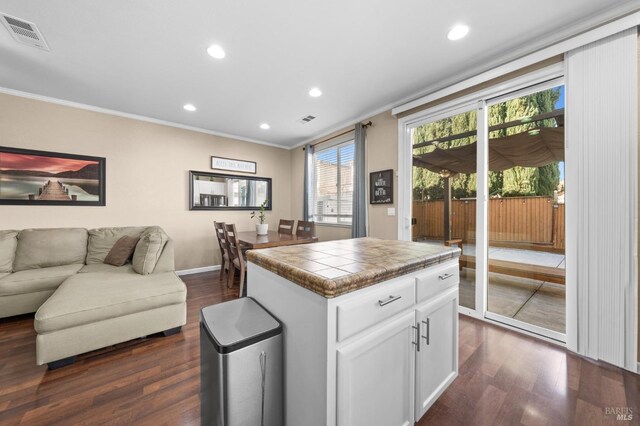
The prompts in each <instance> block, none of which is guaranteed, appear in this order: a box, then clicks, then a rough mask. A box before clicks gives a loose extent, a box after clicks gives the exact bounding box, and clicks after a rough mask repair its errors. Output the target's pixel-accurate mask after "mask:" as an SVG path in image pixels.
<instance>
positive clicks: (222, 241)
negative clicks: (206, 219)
mask: <svg viewBox="0 0 640 426" xmlns="http://www.w3.org/2000/svg"><path fill="white" fill-rule="evenodd" d="M213 226H214V228H215V230H216V239H217V240H218V246H219V247H220V253H221V254H222V256H224V255H225V254H226V255H227V256H228V255H229V253H228V252H229V249H228V248H227V237H226V236H225V235H224V222H213Z"/></svg>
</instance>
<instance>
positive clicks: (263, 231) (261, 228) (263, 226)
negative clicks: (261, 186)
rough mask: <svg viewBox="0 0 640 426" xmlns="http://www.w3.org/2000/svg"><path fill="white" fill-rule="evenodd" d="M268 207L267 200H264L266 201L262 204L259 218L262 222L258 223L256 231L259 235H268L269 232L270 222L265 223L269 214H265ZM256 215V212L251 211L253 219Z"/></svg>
mask: <svg viewBox="0 0 640 426" xmlns="http://www.w3.org/2000/svg"><path fill="white" fill-rule="evenodd" d="M266 209H267V200H266V199H265V200H264V203H262V204H260V214H258V215H257V216H258V219H259V220H260V223H256V233H257V234H258V235H267V233H268V232H269V224H268V223H264V221H265V220H267V216H266V215H265V214H264V212H265V210H266ZM255 217H256V212H251V219H253V218H255Z"/></svg>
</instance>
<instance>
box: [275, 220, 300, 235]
mask: <svg viewBox="0 0 640 426" xmlns="http://www.w3.org/2000/svg"><path fill="white" fill-rule="evenodd" d="M295 223H296V221H295V220H287V219H280V223H279V224H278V234H287V235H293V229H294V225H295Z"/></svg>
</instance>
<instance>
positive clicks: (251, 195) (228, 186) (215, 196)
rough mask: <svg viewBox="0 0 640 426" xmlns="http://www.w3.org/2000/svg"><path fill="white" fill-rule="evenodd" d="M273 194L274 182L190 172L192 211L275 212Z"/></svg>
mask: <svg viewBox="0 0 640 426" xmlns="http://www.w3.org/2000/svg"><path fill="white" fill-rule="evenodd" d="M271 194H272V192H271V178H263V177H257V176H237V175H226V174H220V173H207V172H196V171H193V170H191V171H189V210H256V209H258V208H260V205H261V204H262V203H263V202H264V200H267V210H271Z"/></svg>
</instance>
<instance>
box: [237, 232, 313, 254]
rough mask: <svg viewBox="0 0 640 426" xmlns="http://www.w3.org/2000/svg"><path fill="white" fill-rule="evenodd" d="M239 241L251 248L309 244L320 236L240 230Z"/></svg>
mask: <svg viewBox="0 0 640 426" xmlns="http://www.w3.org/2000/svg"><path fill="white" fill-rule="evenodd" d="M237 238H238V241H240V244H241V245H242V246H244V247H246V248H248V249H249V250H255V249H263V248H269V247H282V246H293V245H296V244H309V243H315V242H317V241H318V237H302V236H297V235H289V234H280V233H278V232H276V231H269V232H267V234H266V235H258V234H257V233H256V231H243V232H238V237H237Z"/></svg>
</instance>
